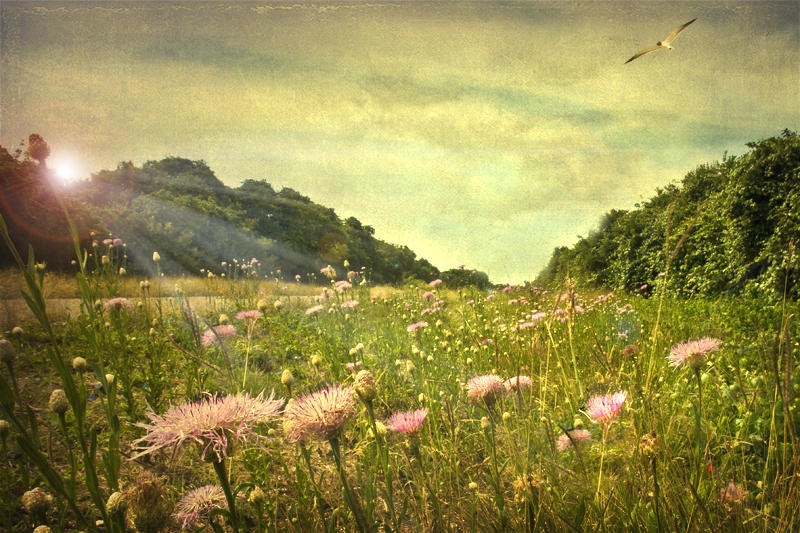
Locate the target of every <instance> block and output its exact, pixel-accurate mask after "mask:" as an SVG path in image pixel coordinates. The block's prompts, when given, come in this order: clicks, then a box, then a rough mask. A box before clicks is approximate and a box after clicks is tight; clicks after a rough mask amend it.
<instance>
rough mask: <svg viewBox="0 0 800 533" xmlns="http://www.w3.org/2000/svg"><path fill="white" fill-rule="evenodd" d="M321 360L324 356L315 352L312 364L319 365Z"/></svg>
mask: <svg viewBox="0 0 800 533" xmlns="http://www.w3.org/2000/svg"><path fill="white" fill-rule="evenodd" d="M321 362H322V358H321V357H320V356H319V355H317V354H314V355H312V356H311V364H312V365H314V366H319V364H320V363H321Z"/></svg>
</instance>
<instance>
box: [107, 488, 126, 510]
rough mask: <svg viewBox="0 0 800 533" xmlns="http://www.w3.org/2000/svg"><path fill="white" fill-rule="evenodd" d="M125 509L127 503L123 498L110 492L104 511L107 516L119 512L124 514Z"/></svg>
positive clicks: (121, 495)
mask: <svg viewBox="0 0 800 533" xmlns="http://www.w3.org/2000/svg"><path fill="white" fill-rule="evenodd" d="M126 508H127V503H126V502H125V496H124V495H123V494H122V493H121V492H112V493H111V496H109V497H108V501H107V502H106V511H107V512H108V514H114V513H118V512H120V511H122V512H124V511H125V509H126Z"/></svg>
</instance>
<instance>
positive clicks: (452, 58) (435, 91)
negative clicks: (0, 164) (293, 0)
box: [0, 1, 800, 282]
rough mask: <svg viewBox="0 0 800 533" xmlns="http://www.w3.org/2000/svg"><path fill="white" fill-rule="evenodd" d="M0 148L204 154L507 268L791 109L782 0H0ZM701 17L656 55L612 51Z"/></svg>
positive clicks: (799, 44) (465, 259)
mask: <svg viewBox="0 0 800 533" xmlns="http://www.w3.org/2000/svg"><path fill="white" fill-rule="evenodd" d="M0 11H1V14H2V15H1V16H2V19H1V20H2V28H0V29H1V31H0V34H2V42H1V44H0V46H1V48H2V59H0V69H2V70H1V71H0V73H2V85H0V110H2V115H1V116H0V121H1V123H2V129H1V131H0V142H1V143H2V144H3V146H6V147H9V148H13V147H14V146H15V145H16V144H17V143H19V141H20V140H22V139H25V138H27V135H28V134H29V133H31V132H34V131H35V132H37V133H39V134H41V135H42V136H43V137H44V138H45V139H46V140H47V141H48V143H49V144H50V146H51V147H52V149H53V153H52V156H51V157H50V159H49V161H48V162H49V164H50V166H52V167H55V168H59V167H63V166H64V165H67V164H72V165H74V166H75V168H76V170H77V173H78V174H79V175H83V176H87V175H88V174H90V173H92V172H95V171H97V170H99V169H101V168H113V167H115V166H116V165H117V163H118V162H119V161H122V160H133V161H134V162H135V163H137V164H141V163H142V162H144V161H145V160H150V159H160V158H162V157H164V156H165V155H176V156H181V157H187V158H190V159H204V160H205V161H206V162H207V163H208V164H209V166H210V167H211V168H212V169H213V170H214V171H215V172H216V173H217V175H218V177H219V178H220V179H221V180H222V181H223V182H225V183H226V184H228V185H236V184H237V183H239V182H240V181H241V180H243V179H246V178H254V179H266V180H267V181H269V182H270V183H272V184H273V185H274V186H276V187H282V186H288V187H291V188H293V189H296V190H298V191H300V192H302V193H303V194H306V195H308V196H310V197H311V198H312V199H313V200H315V201H318V202H320V203H323V204H325V205H328V206H331V207H333V208H335V209H336V210H337V212H338V213H339V214H340V215H341V216H345V217H346V216H351V215H352V216H356V217H357V218H359V219H360V220H361V221H363V222H364V223H365V224H369V225H371V226H373V227H374V228H375V229H376V236H378V237H380V238H382V239H385V240H387V241H390V242H396V243H402V244H406V245H408V246H409V247H410V248H411V249H413V250H414V251H415V252H417V254H418V255H420V256H422V257H425V258H427V259H429V260H430V261H431V262H433V263H434V264H435V265H436V266H438V267H439V268H442V269H446V268H452V267H455V266H457V265H459V264H462V263H465V264H467V265H468V266H469V267H473V268H477V269H479V270H483V271H486V272H487V273H488V274H489V276H490V278H491V279H492V281H495V282H503V281H507V282H519V281H522V280H524V279H530V278H533V276H534V275H535V274H536V273H537V272H538V271H539V270H540V269H541V268H542V267H543V266H544V264H545V263H546V261H547V259H548V258H549V256H550V253H551V252H552V249H553V247H555V246H557V245H562V244H570V243H571V242H573V241H574V240H575V236H576V235H577V234H585V233H586V232H588V231H589V230H590V229H591V228H592V227H593V226H594V225H595V224H596V222H597V221H598V220H599V218H600V216H601V214H602V213H603V212H605V211H607V210H609V209H611V208H630V207H632V206H633V204H634V203H635V202H637V201H639V200H641V199H645V198H648V197H649V196H651V194H652V193H653V191H654V190H655V188H656V187H658V186H663V185H665V184H667V183H669V182H670V181H672V180H677V179H680V178H681V177H682V176H683V175H684V174H685V173H686V172H687V171H689V170H691V169H692V168H694V167H695V166H696V165H697V164H698V163H699V162H702V161H713V160H717V159H719V158H720V157H721V156H722V154H723V152H725V151H728V152H729V153H732V154H738V153H742V152H744V151H745V149H746V148H745V146H744V143H745V142H748V141H752V140H754V139H758V138H762V137H767V136H771V135H776V134H778V133H779V132H780V131H781V130H782V129H784V128H790V129H798V126H800V99H798V97H797V94H798V89H800V36H799V35H798V33H799V29H800V25H799V24H798V21H799V20H800V4H798V3H797V2H794V1H791V2H750V3H742V2H727V3H716V2H715V3H706V2H704V3H688V2H680V3H674V2H671V3H655V2H652V3H651V2H646V3H637V4H633V3H610V2H609V3H606V2H603V3H593V4H588V5H584V4H581V5H578V4H572V3H567V2H560V3H539V2H534V3H509V4H504V5H501V4H497V3H491V4H490V3H403V2H400V3H373V4H355V3H334V4H326V3H316V4H289V3H265V4H260V3H249V2H248V3H173V4H167V3H144V2H134V3H103V4H102V5H99V4H95V3H89V2H72V3H69V2H66V3H55V2H46V3H44V2H3V4H2V6H0ZM695 17H697V21H696V22H694V23H693V24H692V25H691V26H689V27H688V28H687V29H686V30H685V31H684V32H683V33H681V35H680V36H679V37H678V38H677V39H676V40H675V42H674V43H673V46H674V47H675V50H674V51H671V52H670V51H664V50H659V51H658V52H656V53H653V54H648V55H646V56H644V57H641V58H639V59H637V60H636V61H635V62H633V63H631V64H627V65H625V64H624V62H625V61H626V60H627V59H628V58H630V57H631V56H632V55H633V54H634V53H636V52H637V51H638V50H641V49H642V48H645V47H648V46H651V45H653V44H655V42H656V41H658V40H661V39H663V38H665V37H666V36H667V34H668V33H669V32H670V31H671V30H672V29H673V28H675V27H676V26H677V25H679V24H682V23H684V22H686V21H688V20H691V19H693V18H695Z"/></svg>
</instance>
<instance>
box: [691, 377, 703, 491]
mask: <svg viewBox="0 0 800 533" xmlns="http://www.w3.org/2000/svg"><path fill="white" fill-rule="evenodd" d="M694 375H695V378H696V379H697V408H696V409H695V411H694V413H695V417H694V440H695V447H696V456H697V477H696V479H695V485H696V486H697V487H699V486H700V476H701V475H702V470H703V457H702V455H703V450H704V448H705V445H704V443H703V434H702V431H701V428H700V419H701V416H702V411H703V380H702V378H701V377H700V369H699V368H697V369H695V371H694Z"/></svg>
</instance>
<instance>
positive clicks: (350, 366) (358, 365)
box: [344, 361, 361, 372]
mask: <svg viewBox="0 0 800 533" xmlns="http://www.w3.org/2000/svg"><path fill="white" fill-rule="evenodd" d="M344 366H345V368H347V370H349V371H350V372H355V371H356V370H358V369H359V368H361V361H356V362H355V363H347V364H346V365H344Z"/></svg>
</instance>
